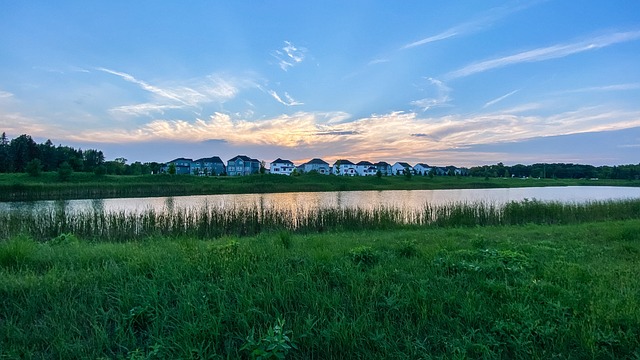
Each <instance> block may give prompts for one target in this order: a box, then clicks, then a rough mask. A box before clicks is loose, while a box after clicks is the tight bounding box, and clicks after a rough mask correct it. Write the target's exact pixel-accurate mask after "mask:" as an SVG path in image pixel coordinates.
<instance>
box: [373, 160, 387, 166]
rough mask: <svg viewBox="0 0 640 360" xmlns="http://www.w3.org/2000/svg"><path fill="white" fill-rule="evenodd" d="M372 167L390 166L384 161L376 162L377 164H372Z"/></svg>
mask: <svg viewBox="0 0 640 360" xmlns="http://www.w3.org/2000/svg"><path fill="white" fill-rule="evenodd" d="M373 165H375V166H391V165H389V163H388V162H386V161H378V162H377V163H375V164H373Z"/></svg>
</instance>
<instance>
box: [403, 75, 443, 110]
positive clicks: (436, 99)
mask: <svg viewBox="0 0 640 360" xmlns="http://www.w3.org/2000/svg"><path fill="white" fill-rule="evenodd" d="M427 81H428V82H429V84H430V85H432V86H433V87H434V88H435V95H434V96H431V97H425V98H422V99H419V100H414V101H412V102H411V103H410V104H411V105H413V106H416V107H418V108H421V109H422V110H423V111H427V110H429V109H431V108H434V107H438V106H445V105H447V103H449V101H451V97H450V96H449V94H450V93H451V88H449V87H448V86H447V85H445V83H443V82H442V81H440V80H438V79H434V78H427Z"/></svg>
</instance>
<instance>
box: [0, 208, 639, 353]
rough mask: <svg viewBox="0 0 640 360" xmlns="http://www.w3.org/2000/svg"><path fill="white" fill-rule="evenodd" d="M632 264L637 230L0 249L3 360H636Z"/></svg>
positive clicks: (606, 225) (65, 242)
mask: <svg viewBox="0 0 640 360" xmlns="http://www.w3.org/2000/svg"><path fill="white" fill-rule="evenodd" d="M112 240H113V241H115V239H112ZM638 255H640V220H627V221H616V222H590V223H585V224H579V225H556V226H548V225H545V226H542V225H524V226H501V227H491V226H488V227H474V228H431V229H414V230H412V229H394V230H387V231H383V230H379V231H359V232H329V233H323V234H306V235H295V234H293V235H292V234H290V233H288V232H281V233H275V234H261V235H258V236H255V237H243V238H237V237H223V238H221V239H217V240H196V239H194V238H191V237H179V238H173V239H168V238H165V237H148V238H146V239H144V240H142V241H137V242H128V243H117V242H87V241H85V240H84V239H78V238H76V237H74V236H59V237H56V238H54V239H50V240H49V241H47V242H36V241H34V240H32V239H31V238H29V237H25V236H17V237H12V238H11V239H9V240H3V241H2V242H0V298H2V301H1V302H0V358H65V359H72V358H123V359H174V358H194V359H195V358H197V359H216V358H249V357H250V355H251V352H253V351H258V352H259V351H260V350H263V351H268V349H272V350H273V351H274V352H280V353H282V354H284V353H288V354H287V355H288V358H316V359H349V358H354V359H355V358H358V359H362V358H365V359H375V358H396V359H408V358H410V359H420V358H424V359H438V358H448V359H451V358H454V359H455V358H458V359H464V358H503V359H518V358H520V359H535V358H537V359H548V358H574V359H608V358H610V359H614V358H616V359H619V358H631V359H633V358H638V356H639V355H640V353H639V351H638V349H639V348H640V307H638V302H637V301H638V298H640V278H639V277H638V276H637V269H638V266H640V256H638ZM285 336H286V338H285Z"/></svg>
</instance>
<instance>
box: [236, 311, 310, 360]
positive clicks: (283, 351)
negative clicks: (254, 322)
mask: <svg viewBox="0 0 640 360" xmlns="http://www.w3.org/2000/svg"><path fill="white" fill-rule="evenodd" d="M292 333H293V332H292V331H291V330H287V331H285V330H284V319H278V320H276V324H275V325H274V326H273V327H271V328H269V330H267V334H266V335H265V336H264V337H262V338H260V339H258V340H257V341H256V340H255V331H254V329H251V335H249V336H247V342H246V343H245V344H244V345H243V346H242V348H241V350H246V351H249V353H250V356H251V358H252V359H256V360H263V359H284V358H285V356H286V355H287V354H288V353H289V351H291V349H295V350H297V349H298V347H297V345H296V344H295V343H294V342H293V341H292V340H291V338H290V337H289V335H291V334H292Z"/></svg>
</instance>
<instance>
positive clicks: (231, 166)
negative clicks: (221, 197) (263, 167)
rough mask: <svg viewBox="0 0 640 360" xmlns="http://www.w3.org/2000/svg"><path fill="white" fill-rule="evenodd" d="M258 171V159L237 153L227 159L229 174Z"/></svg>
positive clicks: (235, 174)
mask: <svg viewBox="0 0 640 360" xmlns="http://www.w3.org/2000/svg"><path fill="white" fill-rule="evenodd" d="M259 172H260V161H259V160H257V159H252V158H250V157H248V156H245V155H237V156H235V157H233V158H231V159H229V160H228V161H227V174H228V175H229V176H243V175H251V174H257V173H259Z"/></svg>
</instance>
